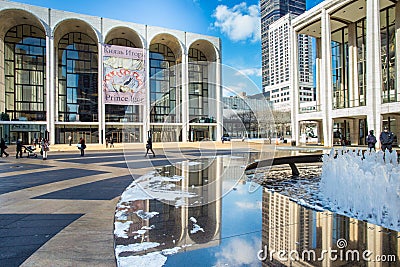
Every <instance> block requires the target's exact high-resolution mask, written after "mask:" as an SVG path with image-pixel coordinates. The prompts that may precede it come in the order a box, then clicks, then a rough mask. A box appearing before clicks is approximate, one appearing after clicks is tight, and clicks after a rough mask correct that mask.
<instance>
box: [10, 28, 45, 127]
mask: <svg viewBox="0 0 400 267" xmlns="http://www.w3.org/2000/svg"><path fill="white" fill-rule="evenodd" d="M4 50H5V51H4V68H5V69H4V71H5V104H6V109H5V112H6V113H7V114H8V115H9V116H10V119H11V120H29V121H45V120H46V39H45V33H44V31H43V30H41V29H39V28H37V27H35V26H32V25H18V26H15V27H13V28H11V29H10V30H9V31H8V32H7V33H6V36H5V38H4Z"/></svg>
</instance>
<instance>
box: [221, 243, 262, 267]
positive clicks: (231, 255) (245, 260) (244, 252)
mask: <svg viewBox="0 0 400 267" xmlns="http://www.w3.org/2000/svg"><path fill="white" fill-rule="evenodd" d="M260 247H261V240H260V239H258V238H254V239H250V240H245V239H241V238H234V239H232V240H231V241H229V242H228V244H226V245H225V246H223V247H222V250H221V251H220V252H217V253H216V254H215V256H216V258H217V262H216V264H215V266H242V265H246V266H259V265H260V261H259V260H258V258H257V252H258V251H259V250H260Z"/></svg>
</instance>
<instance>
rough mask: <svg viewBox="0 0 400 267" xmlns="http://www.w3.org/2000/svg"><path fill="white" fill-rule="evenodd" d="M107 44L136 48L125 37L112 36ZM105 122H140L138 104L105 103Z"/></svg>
mask: <svg viewBox="0 0 400 267" xmlns="http://www.w3.org/2000/svg"><path fill="white" fill-rule="evenodd" d="M107 44H109V45H119V46H126V47H133V48H136V45H135V44H134V43H133V42H131V41H129V40H128V39H125V38H114V39H111V40H110V41H108V42H107ZM105 109H106V110H105V120H106V122H140V121H141V118H140V115H139V113H140V106H138V105H109V104H106V105H105Z"/></svg>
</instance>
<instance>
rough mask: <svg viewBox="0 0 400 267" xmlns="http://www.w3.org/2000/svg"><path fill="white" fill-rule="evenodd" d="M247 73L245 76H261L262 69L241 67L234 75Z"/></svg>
mask: <svg viewBox="0 0 400 267" xmlns="http://www.w3.org/2000/svg"><path fill="white" fill-rule="evenodd" d="M243 74H244V75H247V76H257V77H261V76H262V69H261V68H250V69H242V70H239V71H238V72H237V73H236V75H243Z"/></svg>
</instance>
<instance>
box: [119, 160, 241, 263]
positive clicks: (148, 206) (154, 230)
mask: <svg viewBox="0 0 400 267" xmlns="http://www.w3.org/2000/svg"><path fill="white" fill-rule="evenodd" d="M244 160H246V161H247V159H241V158H238V159H236V160H235V159H230V158H229V157H216V158H212V159H210V160H207V161H206V162H203V161H199V162H202V164H180V165H175V166H171V165H169V166H165V167H162V168H159V169H158V171H157V172H158V173H157V175H160V176H162V177H174V176H175V177H179V176H180V177H183V179H181V180H180V181H176V182H173V181H171V180H168V181H166V182H161V184H159V185H157V188H158V189H160V190H161V189H163V190H164V189H168V188H170V189H173V190H174V192H180V191H182V192H190V193H195V196H194V197H190V198H187V197H186V198H184V201H183V202H184V203H185V204H184V205H178V206H177V205H176V204H175V203H176V201H164V200H163V201H160V200H156V199H150V200H149V199H147V200H135V201H130V202H129V203H125V204H124V205H125V206H124V205H122V207H123V212H124V215H127V216H123V217H121V218H123V219H118V218H117V217H116V221H120V222H122V223H124V222H129V221H131V222H132V223H131V224H130V227H129V230H128V231H127V234H128V238H124V237H118V236H116V237H115V246H118V245H124V246H127V245H130V244H136V243H144V242H146V243H149V242H156V243H159V245H157V246H155V247H154V248H149V249H146V250H141V251H125V252H122V253H120V254H119V255H118V256H120V257H127V256H131V255H143V254H147V253H150V252H153V251H161V250H165V249H173V248H176V247H179V248H180V250H179V252H184V251H191V250H197V249H202V248H207V247H214V246H218V245H219V244H220V242H221V237H220V235H221V205H222V204H221V202H222V196H223V194H224V192H228V191H229V190H230V189H231V188H227V186H228V187H229V186H230V185H231V186H234V185H235V184H236V183H237V182H238V177H241V176H243V171H244V168H243V165H244V164H245V163H244V162H243V161H244ZM150 179H151V178H150ZM223 183H224V188H222V187H223ZM139 184H140V182H139ZM153 190H154V189H153ZM147 193H148V194H149V195H151V193H149V192H147ZM178 197H179V194H177V198H176V199H178ZM126 206H128V208H127V207H126ZM138 211H143V212H140V214H141V215H142V216H140V214H137V212H138ZM117 212H118V210H117ZM149 214H153V215H154V214H156V215H154V216H150V217H151V218H145V217H146V216H148V215H149ZM195 224H196V225H198V226H199V227H200V228H201V229H197V231H196V225H195ZM144 230H145V231H144Z"/></svg>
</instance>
